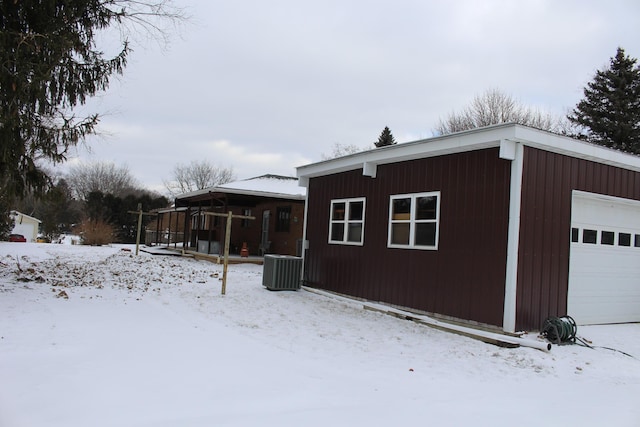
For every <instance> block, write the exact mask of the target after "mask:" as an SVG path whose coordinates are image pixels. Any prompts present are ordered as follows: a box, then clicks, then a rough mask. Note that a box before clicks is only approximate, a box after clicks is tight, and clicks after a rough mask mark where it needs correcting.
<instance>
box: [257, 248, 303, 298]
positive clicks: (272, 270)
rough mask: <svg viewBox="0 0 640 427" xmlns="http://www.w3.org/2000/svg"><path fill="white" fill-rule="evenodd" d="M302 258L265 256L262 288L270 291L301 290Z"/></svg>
mask: <svg viewBox="0 0 640 427" xmlns="http://www.w3.org/2000/svg"><path fill="white" fill-rule="evenodd" d="M301 272H302V258H300V257H297V256H289V255H265V256H264V268H263V271H262V286H264V287H266V288H267V289H269V290H270V291H283V290H297V289H300V280H301V279H300V273H301Z"/></svg>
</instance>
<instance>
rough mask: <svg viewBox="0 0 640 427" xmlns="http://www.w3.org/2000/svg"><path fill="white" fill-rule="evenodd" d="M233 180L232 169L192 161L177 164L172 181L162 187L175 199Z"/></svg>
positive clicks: (204, 161) (166, 182)
mask: <svg viewBox="0 0 640 427" xmlns="http://www.w3.org/2000/svg"><path fill="white" fill-rule="evenodd" d="M234 179H235V173H234V172H233V167H221V166H217V165H213V164H211V163H210V162H208V161H206V160H202V161H197V160H194V161H192V162H191V163H189V164H188V165H186V164H177V165H176V166H175V167H174V168H173V175H172V180H171V181H165V182H164V186H165V187H166V188H167V191H168V192H169V194H170V195H171V196H172V197H175V196H177V195H179V194H184V193H189V192H191V191H196V190H203V189H205V188H209V187H215V186H216V185H220V184H226V183H227V182H231V181H233V180H234Z"/></svg>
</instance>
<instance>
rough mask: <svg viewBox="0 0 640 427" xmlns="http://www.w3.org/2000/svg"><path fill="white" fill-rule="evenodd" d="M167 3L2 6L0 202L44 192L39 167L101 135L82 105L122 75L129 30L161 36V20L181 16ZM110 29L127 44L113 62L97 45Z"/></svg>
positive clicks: (23, 1)
mask: <svg viewBox="0 0 640 427" xmlns="http://www.w3.org/2000/svg"><path fill="white" fill-rule="evenodd" d="M170 2H171V0H148V1H134V0H66V1H60V0H19V1H18V0H0V198H3V199H5V200H16V199H20V198H22V196H24V195H25V194H27V193H29V192H33V194H35V195H41V194H43V193H44V191H45V190H46V189H47V188H48V187H49V186H50V184H51V181H52V180H51V179H50V177H49V175H48V174H47V172H46V171H45V170H43V169H42V167H41V163H40V161H45V162H50V163H53V164H56V163H60V162H63V161H64V160H65V159H66V155H67V152H68V150H69V149H70V148H72V147H74V146H76V145H77V144H78V143H79V142H81V141H83V140H84V139H85V138H86V137H87V136H88V135H90V134H93V133H95V131H96V126H97V124H98V115H95V114H93V115H91V114H90V115H87V116H86V117H83V116H78V115H76V113H77V111H78V108H77V107H80V106H81V105H83V104H85V102H86V101H87V100H88V99H89V98H90V97H92V96H94V95H96V94H97V93H99V92H101V91H104V90H106V89H107V87H108V85H109V81H110V78H111V77H112V76H114V75H117V74H122V72H123V69H124V67H125V65H126V63H127V58H128V55H129V52H130V48H129V44H128V41H127V38H126V34H127V31H128V30H127V29H128V28H129V27H128V24H134V27H137V28H141V27H142V28H145V29H147V30H148V31H150V32H154V31H158V32H160V34H159V35H161V36H162V35H163V34H162V28H161V27H160V26H159V24H158V22H156V20H157V18H170V19H171V20H177V19H181V18H182V15H181V12H180V11H179V10H176V9H174V8H173V7H172V6H171V4H170ZM112 27H117V28H119V29H120V30H121V31H120V34H121V35H122V39H121V40H120V41H121V44H120V47H119V49H118V51H117V52H116V53H115V54H114V55H111V56H109V55H107V54H105V53H104V52H103V51H101V50H100V49H99V47H98V46H97V40H98V39H99V38H100V37H99V36H100V34H101V33H102V32H104V31H105V30H107V29H109V28H112ZM111 34H117V33H115V32H114V33H111Z"/></svg>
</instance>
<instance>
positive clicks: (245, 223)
mask: <svg viewBox="0 0 640 427" xmlns="http://www.w3.org/2000/svg"><path fill="white" fill-rule="evenodd" d="M242 215H243V216H251V209H243V210H242ZM249 224H251V220H250V219H247V218H242V219H241V220H240V227H242V228H247V227H249Z"/></svg>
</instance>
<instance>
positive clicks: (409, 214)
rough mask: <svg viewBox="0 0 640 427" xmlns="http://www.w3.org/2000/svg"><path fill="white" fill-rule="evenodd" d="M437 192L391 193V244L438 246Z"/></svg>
mask: <svg viewBox="0 0 640 427" xmlns="http://www.w3.org/2000/svg"><path fill="white" fill-rule="evenodd" d="M439 221H440V192H439V191H435V192H430V193H415V194H402V195H394V196H391V199H390V202H389V240H388V246H389V247H390V248H410V249H438V233H439Z"/></svg>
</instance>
